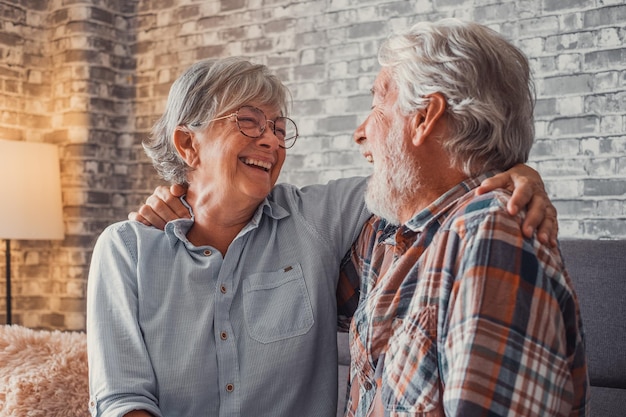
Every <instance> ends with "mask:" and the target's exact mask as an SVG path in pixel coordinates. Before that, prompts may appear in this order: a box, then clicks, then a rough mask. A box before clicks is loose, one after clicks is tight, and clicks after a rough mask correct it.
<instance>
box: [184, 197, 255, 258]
mask: <svg viewBox="0 0 626 417" xmlns="http://www.w3.org/2000/svg"><path fill="white" fill-rule="evenodd" d="M213 197H214V198H213V199H209V198H208V197H207V196H205V197H202V196H198V195H197V194H195V193H194V192H193V191H188V192H187V202H188V203H189V205H190V206H191V208H192V209H193V213H194V224H193V226H192V227H191V228H190V229H189V232H187V239H189V241H190V242H191V243H193V244H194V245H196V246H204V245H209V246H213V247H214V248H216V249H217V250H219V251H220V252H221V253H222V255H225V254H226V251H227V250H228V247H229V246H230V244H231V243H232V241H233V240H234V239H235V237H237V235H238V234H239V232H241V230H242V229H243V228H244V227H245V226H246V225H247V224H248V223H249V222H250V220H251V219H252V216H254V213H255V212H256V210H257V208H258V206H259V204H261V203H262V201H251V200H250V201H239V200H237V199H234V198H232V196H231V197H229V198H226V197H223V196H222V197H218V196H213Z"/></svg>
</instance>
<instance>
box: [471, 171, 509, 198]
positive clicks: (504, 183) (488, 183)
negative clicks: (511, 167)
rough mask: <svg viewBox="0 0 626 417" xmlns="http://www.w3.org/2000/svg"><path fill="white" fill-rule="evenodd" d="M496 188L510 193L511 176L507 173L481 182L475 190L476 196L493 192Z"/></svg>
mask: <svg viewBox="0 0 626 417" xmlns="http://www.w3.org/2000/svg"><path fill="white" fill-rule="evenodd" d="M496 188H505V189H507V190H509V191H512V188H513V181H512V180H511V176H510V175H509V174H508V172H502V173H500V174H497V175H494V176H493V177H489V178H487V179H485V180H483V182H481V183H480V185H479V186H478V188H476V194H478V195H480V194H485V193H488V192H489V191H492V190H495V189H496Z"/></svg>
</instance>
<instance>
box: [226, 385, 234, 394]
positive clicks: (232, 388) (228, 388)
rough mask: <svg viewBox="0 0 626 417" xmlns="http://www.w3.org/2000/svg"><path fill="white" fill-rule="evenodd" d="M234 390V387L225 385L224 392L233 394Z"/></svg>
mask: <svg viewBox="0 0 626 417" xmlns="http://www.w3.org/2000/svg"><path fill="white" fill-rule="evenodd" d="M234 390H235V386H234V385H233V384H226V392H233V391H234Z"/></svg>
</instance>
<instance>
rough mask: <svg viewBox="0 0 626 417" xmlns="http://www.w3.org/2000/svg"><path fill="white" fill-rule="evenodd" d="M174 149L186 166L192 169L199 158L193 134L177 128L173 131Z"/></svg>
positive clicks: (180, 127)
mask: <svg viewBox="0 0 626 417" xmlns="http://www.w3.org/2000/svg"><path fill="white" fill-rule="evenodd" d="M174 147H176V151H177V152H178V154H179V155H180V157H181V158H182V159H183V161H185V163H186V164H187V165H189V166H190V167H192V168H195V167H196V165H197V163H198V160H199V158H198V149H197V147H196V141H195V140H194V135H193V132H191V131H189V130H188V129H185V128H184V127H182V126H178V127H177V128H176V130H174Z"/></svg>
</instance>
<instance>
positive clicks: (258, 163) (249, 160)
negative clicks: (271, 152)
mask: <svg viewBox="0 0 626 417" xmlns="http://www.w3.org/2000/svg"><path fill="white" fill-rule="evenodd" d="M242 162H243V163H244V164H246V165H250V166H256V167H259V168H262V169H263V170H265V171H269V170H270V169H271V168H272V164H271V163H269V162H265V161H259V160H258V159H252V158H243V159H242Z"/></svg>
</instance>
